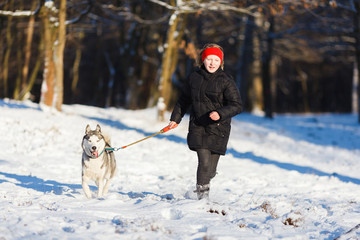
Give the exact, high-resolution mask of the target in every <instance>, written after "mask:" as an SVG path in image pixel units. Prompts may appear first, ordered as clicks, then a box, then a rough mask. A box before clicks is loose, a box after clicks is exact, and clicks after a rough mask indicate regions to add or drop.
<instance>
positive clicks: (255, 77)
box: [248, 16, 264, 112]
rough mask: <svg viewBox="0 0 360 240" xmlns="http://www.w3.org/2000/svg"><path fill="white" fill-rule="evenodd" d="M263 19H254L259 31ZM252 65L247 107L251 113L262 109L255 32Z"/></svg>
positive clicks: (258, 52)
mask: <svg viewBox="0 0 360 240" xmlns="http://www.w3.org/2000/svg"><path fill="white" fill-rule="evenodd" d="M262 22H263V17H262V16H258V17H256V18H255V24H256V26H257V27H258V29H260V28H261V27H262ZM252 46H253V63H252V73H251V76H250V79H251V80H252V82H251V83H250V84H249V92H248V95H249V105H250V108H251V111H252V112H259V111H262V109H263V103H264V100H263V86H262V75H261V37H260V33H259V32H258V31H257V32H255V34H254V35H253V44H252Z"/></svg>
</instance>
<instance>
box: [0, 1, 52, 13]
mask: <svg viewBox="0 0 360 240" xmlns="http://www.w3.org/2000/svg"><path fill="white" fill-rule="evenodd" d="M44 1H45V0H39V4H38V6H37V8H36V9H35V10H34V11H29V10H24V11H23V10H15V11H6V10H0V16H8V17H10V16H12V17H29V16H32V15H36V14H38V13H39V12H40V9H41V7H42V6H43V5H44Z"/></svg>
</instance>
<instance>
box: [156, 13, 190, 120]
mask: <svg viewBox="0 0 360 240" xmlns="http://www.w3.org/2000/svg"><path fill="white" fill-rule="evenodd" d="M185 23H186V18H182V17H181V16H179V15H177V13H173V15H172V16H171V17H170V21H169V30H168V33H167V40H166V46H167V47H166V48H165V52H164V56H163V59H162V67H161V77H160V86H159V91H160V99H161V101H163V104H164V108H165V109H169V107H170V106H169V105H170V101H171V96H172V94H171V92H172V82H171V77H172V75H173V73H174V71H175V69H176V66H177V61H178V54H179V45H180V41H181V39H182V36H183V33H184V29H185ZM180 24H181V25H180ZM179 25H180V29H179ZM159 114H160V115H159V116H158V119H164V116H161V115H163V114H164V111H159Z"/></svg>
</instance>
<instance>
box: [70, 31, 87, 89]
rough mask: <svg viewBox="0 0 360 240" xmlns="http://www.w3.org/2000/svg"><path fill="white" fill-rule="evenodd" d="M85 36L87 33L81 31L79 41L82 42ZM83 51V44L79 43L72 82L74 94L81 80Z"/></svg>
mask: <svg viewBox="0 0 360 240" xmlns="http://www.w3.org/2000/svg"><path fill="white" fill-rule="evenodd" d="M84 36H85V33H83V32H80V33H79V41H80V42H82V40H83V38H84ZM81 53H82V49H81V45H80V44H79V45H78V47H77V48H76V52H75V60H74V65H73V71H72V72H73V80H72V83H71V92H72V95H74V93H75V90H76V87H77V84H78V82H79V72H80V71H79V68H80V61H81Z"/></svg>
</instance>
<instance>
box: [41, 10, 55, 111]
mask: <svg viewBox="0 0 360 240" xmlns="http://www.w3.org/2000/svg"><path fill="white" fill-rule="evenodd" d="M47 10H48V9H45V11H44V15H43V16H42V20H43V28H44V29H43V31H44V72H43V81H42V85H41V96H40V104H43V105H45V106H48V107H52V105H53V99H54V86H55V84H54V79H55V66H54V61H53V55H54V52H53V43H54V31H55V30H54V28H53V27H52V24H51V23H50V20H49V12H48V11H47Z"/></svg>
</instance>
